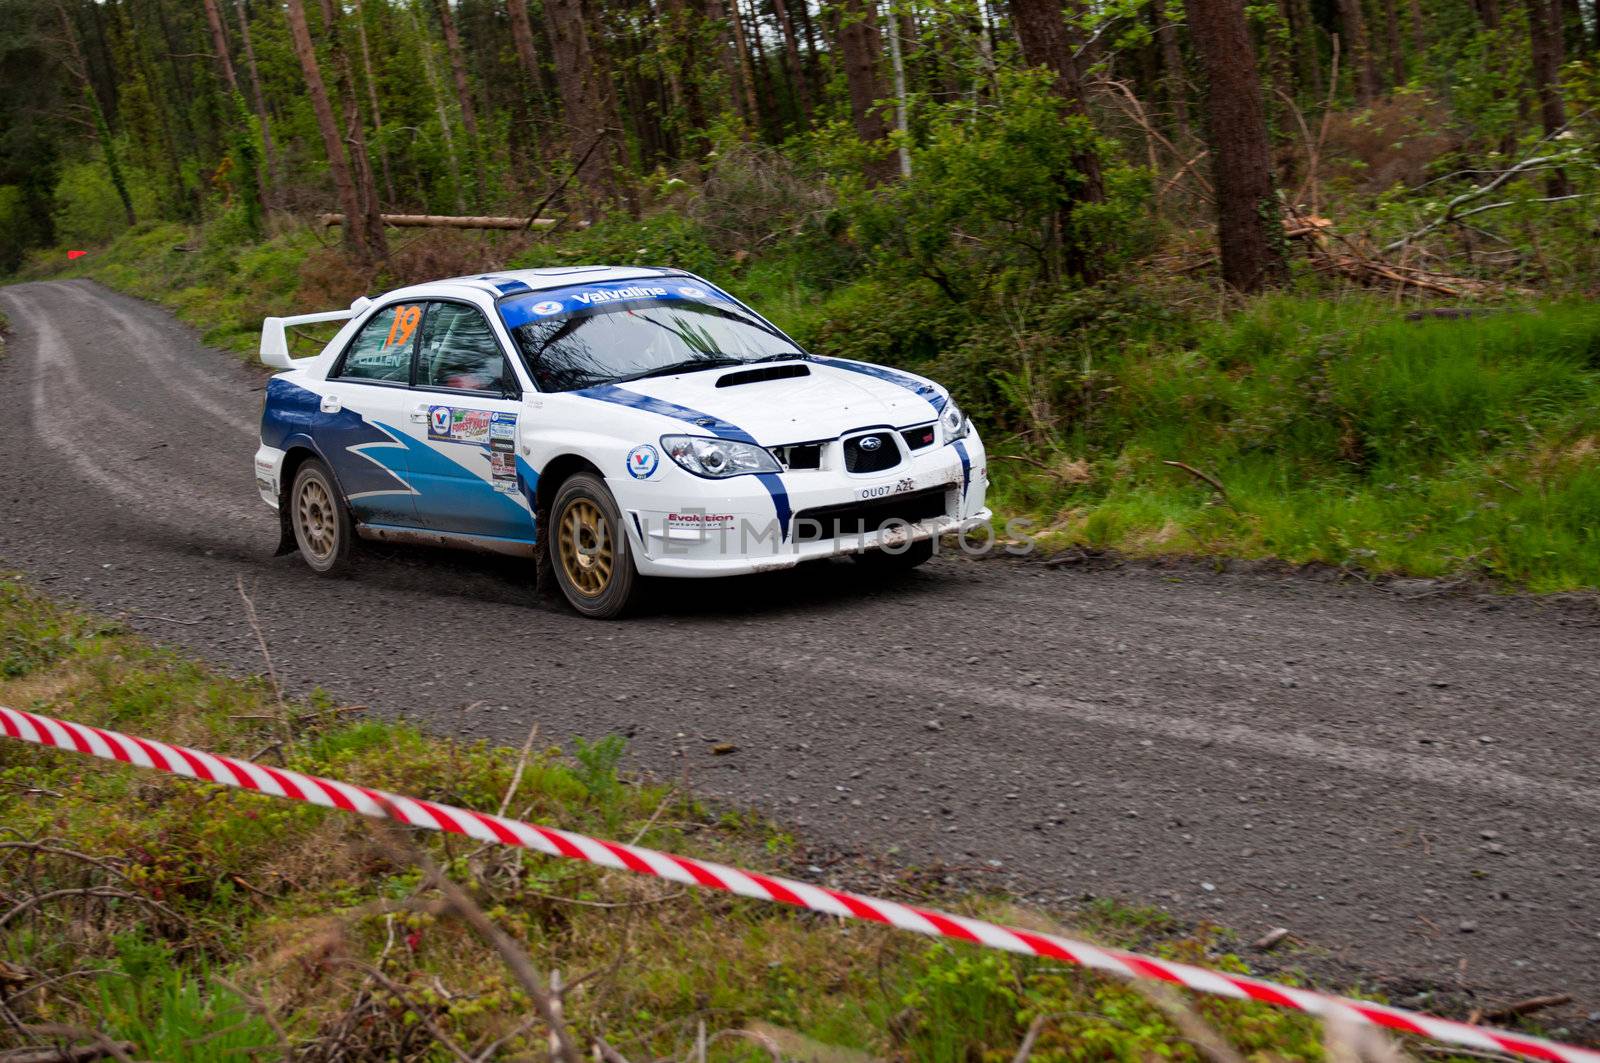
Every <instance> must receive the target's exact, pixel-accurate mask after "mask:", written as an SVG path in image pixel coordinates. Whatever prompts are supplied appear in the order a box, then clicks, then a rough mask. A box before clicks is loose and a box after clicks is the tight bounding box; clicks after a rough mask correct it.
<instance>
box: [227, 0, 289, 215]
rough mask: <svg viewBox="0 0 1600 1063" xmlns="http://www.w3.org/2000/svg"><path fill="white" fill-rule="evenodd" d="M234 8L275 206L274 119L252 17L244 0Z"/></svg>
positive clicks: (271, 202) (269, 200)
mask: <svg viewBox="0 0 1600 1063" xmlns="http://www.w3.org/2000/svg"><path fill="white" fill-rule="evenodd" d="M233 10H234V13H235V14H236V15H238V17H239V43H240V44H241V45H243V47H244V66H245V70H246V72H248V73H249V75H250V100H251V103H253V104H254V105H255V111H256V121H257V122H258V123H260V125H261V146H262V147H263V148H264V149H265V150H266V155H267V166H266V182H267V188H266V196H265V198H266V203H267V205H268V206H275V205H276V200H277V195H276V189H277V188H278V187H279V186H280V185H281V184H282V181H281V180H280V175H279V173H278V149H277V146H276V145H274V144H273V142H272V121H271V119H270V118H269V117H268V115H267V97H266V95H265V94H264V93H263V92H262V91H261V72H260V71H259V70H258V69H257V68H256V49H255V45H254V44H253V43H252V42H251V40H250V18H249V15H248V14H247V13H246V12H245V9H244V0H235V3H234V5H233Z"/></svg>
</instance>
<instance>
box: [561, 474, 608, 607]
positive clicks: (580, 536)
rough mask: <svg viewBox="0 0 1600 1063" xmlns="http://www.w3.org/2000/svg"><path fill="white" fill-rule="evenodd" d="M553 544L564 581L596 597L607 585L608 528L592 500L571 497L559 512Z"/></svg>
mask: <svg viewBox="0 0 1600 1063" xmlns="http://www.w3.org/2000/svg"><path fill="white" fill-rule="evenodd" d="M560 527H561V532H560V535H559V536H558V537H557V545H558V549H559V551H560V554H561V568H562V570H563V571H564V572H565V573H566V574H567V583H568V584H570V585H571V586H572V588H573V589H574V590H576V591H577V592H578V593H579V594H581V595H583V596H584V597H585V598H598V597H600V595H602V594H604V593H605V591H606V588H607V587H609V586H611V565H612V561H613V554H612V550H611V528H610V526H609V525H608V524H607V522H606V517H605V514H604V513H602V512H601V511H600V507H599V506H598V505H596V504H595V503H594V501H593V500H592V499H588V498H575V499H573V500H572V501H571V502H569V503H568V504H567V508H566V509H565V510H563V511H562V513H561V525H560Z"/></svg>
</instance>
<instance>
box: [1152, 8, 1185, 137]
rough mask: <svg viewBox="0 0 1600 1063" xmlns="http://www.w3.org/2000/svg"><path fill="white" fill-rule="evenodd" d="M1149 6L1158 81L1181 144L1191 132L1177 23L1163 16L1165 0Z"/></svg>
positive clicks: (1176, 135) (1175, 133)
mask: <svg viewBox="0 0 1600 1063" xmlns="http://www.w3.org/2000/svg"><path fill="white" fill-rule="evenodd" d="M1150 10H1151V13H1152V15H1153V16H1154V18H1155V23H1156V44H1157V45H1158V46H1159V47H1160V49H1161V83H1162V86H1163V88H1164V89H1165V91H1166V94H1167V106H1168V107H1169V108H1171V110H1172V133H1173V140H1175V141H1176V142H1177V143H1179V144H1184V143H1187V142H1188V141H1189V139H1190V138H1191V136H1192V135H1193V134H1192V133H1191V131H1190V127H1189V79H1188V77H1187V76H1186V75H1185V74H1184V69H1183V49H1182V47H1180V46H1179V44H1178V27H1177V26H1176V25H1175V24H1174V23H1173V21H1172V19H1170V18H1168V17H1167V9H1166V2H1165V0H1155V3H1153V4H1151V5H1150Z"/></svg>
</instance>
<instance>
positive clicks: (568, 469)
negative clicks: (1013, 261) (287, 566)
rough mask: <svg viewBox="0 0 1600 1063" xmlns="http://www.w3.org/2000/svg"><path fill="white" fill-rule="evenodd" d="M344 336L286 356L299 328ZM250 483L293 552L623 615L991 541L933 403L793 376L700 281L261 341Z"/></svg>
mask: <svg viewBox="0 0 1600 1063" xmlns="http://www.w3.org/2000/svg"><path fill="white" fill-rule="evenodd" d="M327 321H345V322H346V323H345V325H344V326H343V327H342V328H341V329H340V330H339V333H338V335H336V336H335V337H334V338H333V339H332V341H330V342H329V343H328V345H327V346H326V347H325V348H324V349H323V350H322V353H321V354H318V355H316V356H315V357H311V358H299V359H293V358H290V357H289V352H288V344H287V340H286V334H285V329H286V327H288V326H291V325H299V324H309V323H314V322H327ZM261 358H262V361H264V362H265V363H266V364H268V365H270V366H274V367H277V368H280V369H283V370H286V371H285V372H282V373H279V374H277V375H276V376H274V377H273V378H272V380H271V381H270V383H269V384H268V387H267V395H266V408H265V410H264V412H263V413H262V418H261V449H260V450H258V451H257V452H256V457H255V474H256V484H257V486H258V487H259V489H260V491H261V497H262V498H263V499H264V500H265V501H266V502H267V504H268V505H270V506H273V507H274V508H275V509H277V511H278V514H279V519H280V524H281V528H282V552H284V553H287V552H290V551H292V550H294V549H298V550H299V551H300V554H301V556H302V557H304V558H305V560H306V563H307V564H309V565H310V566H311V568H312V569H314V570H315V571H317V572H319V573H323V574H326V575H335V574H342V573H344V572H345V571H347V570H348V568H349V564H350V557H351V549H352V547H353V545H354V540H355V539H356V538H357V537H360V538H365V539H377V540H387V541H396V542H411V543H431V544H439V545H447V546H458V547H466V548H471V549H478V550H489V551H494V552H499V553H506V554H513V555H519V556H527V557H532V558H536V559H538V563H539V566H540V571H541V574H542V575H546V576H548V575H553V576H554V578H555V580H556V582H557V583H558V585H559V586H560V588H561V590H562V592H563V593H564V594H565V596H566V598H567V600H568V601H570V602H571V603H572V605H573V606H574V607H575V608H576V609H577V610H578V611H579V612H581V613H583V614H585V615H587V616H593V617H613V616H617V615H619V614H620V613H621V612H622V611H623V610H624V609H625V608H626V607H627V605H628V603H629V600H630V598H631V597H632V595H633V592H634V589H635V586H636V585H637V583H638V577H640V576H723V575H735V574H740V573H750V572H762V571H768V570H773V569H779V568H787V567H789V566H792V565H796V564H799V563H800V562H802V561H806V560H810V559H814V558H823V557H829V556H834V555H839V554H853V555H855V556H856V557H857V559H858V560H860V561H862V562H864V563H867V564H873V565H878V566H885V567H909V566H911V565H915V564H919V563H921V562H922V561H925V560H927V559H928V557H929V556H931V554H932V552H933V546H934V541H935V539H936V538H937V537H938V536H939V535H940V534H942V533H944V532H947V531H952V530H956V529H958V528H960V527H962V526H963V525H964V524H966V523H969V522H980V521H984V520H986V519H988V517H989V511H988V510H987V509H985V508H984V492H985V489H986V487H987V476H986V471H987V469H986V460H985V456H984V450H983V444H982V443H981V442H980V441H979V439H978V436H977V433H976V432H975V431H974V430H973V429H972V427H971V426H970V425H969V424H968V423H967V419H966V417H965V416H964V415H963V414H962V412H961V410H960V409H959V408H958V407H957V406H956V404H955V403H954V402H953V401H951V399H950V396H949V394H948V393H947V392H946V391H945V390H944V389H943V388H940V387H939V386H938V385H936V384H934V383H933V382H932V381H929V380H926V379H924V378H922V377H919V376H914V375H912V374H910V373H904V372H901V371H899V370H895V369H887V368H884V367H882V366H877V365H870V364H867V363H864V362H855V361H847V360H844V359H838V358H825V357H819V356H817V355H813V354H809V353H807V352H806V351H803V350H802V349H801V348H800V346H799V344H797V343H795V342H794V341H793V340H791V339H789V338H788V337H787V336H785V335H784V334H783V333H782V332H780V331H779V330H778V329H776V328H774V327H773V326H772V325H771V324H770V323H769V322H767V321H766V320H765V319H764V318H762V317H761V316H760V315H759V314H757V313H756V312H755V311H753V310H751V309H750V308H749V307H747V306H745V305H744V304H743V303H741V302H739V301H738V300H737V299H735V298H733V297H732V296H730V295H728V294H727V293H725V292H722V291H720V290H718V289H717V288H716V287H715V286H713V285H712V284H710V283H709V282H707V281H705V280H702V279H701V278H699V277H696V276H694V275H692V274H689V273H684V272H681V271H678V270H670V269H653V268H644V267H628V268H614V267H608V266H586V267H571V268H560V269H535V270H515V271H508V272H505V273H493V274H486V275H484V276H477V277H458V278H455V279H453V280H442V281H435V282H433V283H429V284H419V285H414V286H412V287H409V288H401V289H398V290H396V291H393V292H390V293H388V294H387V295H383V296H380V297H379V298H377V299H368V298H365V297H363V298H360V299H357V300H356V301H355V302H354V303H352V304H351V306H350V309H349V310H340V311H334V312H331V313H322V314H306V315H301V316H298V317H285V318H272V317H269V318H267V319H266V321H265V322H264V324H263V328H262V332H261Z"/></svg>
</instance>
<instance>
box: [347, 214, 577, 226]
mask: <svg viewBox="0 0 1600 1063" xmlns="http://www.w3.org/2000/svg"><path fill="white" fill-rule="evenodd" d="M378 217H379V219H380V220H382V222H383V224H385V225H389V226H393V227H394V228H396V229H549V228H551V227H552V226H554V225H555V224H556V219H554V218H534V219H533V220H532V221H529V220H528V219H527V218H504V217H494V216H492V215H488V216H467V217H456V216H454V215H450V214H380V215H378ZM317 221H318V223H319V224H321V225H322V226H324V227H325V228H331V227H333V226H335V225H343V224H344V215H343V214H318V215H317Z"/></svg>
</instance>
